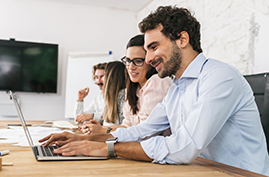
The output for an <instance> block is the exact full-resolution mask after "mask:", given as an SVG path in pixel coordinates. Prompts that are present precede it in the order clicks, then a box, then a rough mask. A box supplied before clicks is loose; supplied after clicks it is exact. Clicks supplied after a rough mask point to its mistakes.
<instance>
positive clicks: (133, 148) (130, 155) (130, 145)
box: [114, 142, 153, 162]
mask: <svg viewBox="0 0 269 177" xmlns="http://www.w3.org/2000/svg"><path fill="white" fill-rule="evenodd" d="M114 149H115V152H116V154H117V156H120V157H124V158H127V159H133V160H141V161H150V162H151V161H152V160H153V159H151V158H149V157H148V156H147V154H146V153H145V152H144V150H143V148H142V147H141V145H140V143H138V142H120V143H116V144H115V145H114Z"/></svg>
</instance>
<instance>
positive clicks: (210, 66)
mask: <svg viewBox="0 0 269 177" xmlns="http://www.w3.org/2000/svg"><path fill="white" fill-rule="evenodd" d="M208 73H219V74H228V75H229V74H235V75H241V74H240V72H239V71H238V70H237V69H236V68H235V67H233V66H231V65H229V64H227V63H225V62H222V61H220V60H216V59H212V58H209V59H208V60H207V62H206V63H205V64H204V66H203V68H202V70H201V76H203V75H207V74H208Z"/></svg>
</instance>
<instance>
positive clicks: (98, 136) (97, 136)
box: [83, 133, 113, 142]
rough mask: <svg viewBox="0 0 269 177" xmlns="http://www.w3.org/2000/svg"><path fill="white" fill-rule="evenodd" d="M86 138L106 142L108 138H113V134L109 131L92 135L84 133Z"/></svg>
mask: <svg viewBox="0 0 269 177" xmlns="http://www.w3.org/2000/svg"><path fill="white" fill-rule="evenodd" d="M83 136H84V137H85V140H88V141H98V142H105V141H106V140H107V139H108V138H113V135H111V134H109V133H105V134H104V133H96V134H92V135H83Z"/></svg>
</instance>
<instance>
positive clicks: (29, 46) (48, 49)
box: [0, 40, 58, 93]
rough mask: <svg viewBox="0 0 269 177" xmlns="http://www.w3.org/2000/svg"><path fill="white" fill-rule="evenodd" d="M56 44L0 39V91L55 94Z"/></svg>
mask: <svg viewBox="0 0 269 177" xmlns="http://www.w3.org/2000/svg"><path fill="white" fill-rule="evenodd" d="M57 73H58V45H57V44H46V43H34V42H22V41H15V40H0V90H2V91H7V90H12V91H19V92H38V93H57Z"/></svg>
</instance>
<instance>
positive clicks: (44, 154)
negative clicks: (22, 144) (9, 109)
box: [9, 91, 107, 161]
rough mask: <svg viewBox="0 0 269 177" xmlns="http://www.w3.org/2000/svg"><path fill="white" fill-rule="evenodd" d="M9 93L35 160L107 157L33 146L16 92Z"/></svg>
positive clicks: (52, 147) (97, 158) (51, 147)
mask: <svg viewBox="0 0 269 177" xmlns="http://www.w3.org/2000/svg"><path fill="white" fill-rule="evenodd" d="M9 95H10V96H11V98H12V100H13V102H14V105H15V107H16V110H17V112H18V116H19V118H20V121H21V124H22V127H23V130H24V133H25V135H26V138H27V140H28V142H29V145H30V147H31V148H32V151H33V153H34V155H35V157H36V160H38V161H44V160H100V159H107V157H90V156H82V155H79V156H62V155H60V154H54V153H53V149H55V148H57V146H46V147H45V146H41V145H38V146H35V145H34V143H33V140H32V137H31V135H30V132H29V130H28V128H27V126H26V122H25V119H24V116H23V114H22V111H21V107H20V105H19V104H18V100H17V97H16V94H14V93H12V91H9Z"/></svg>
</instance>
